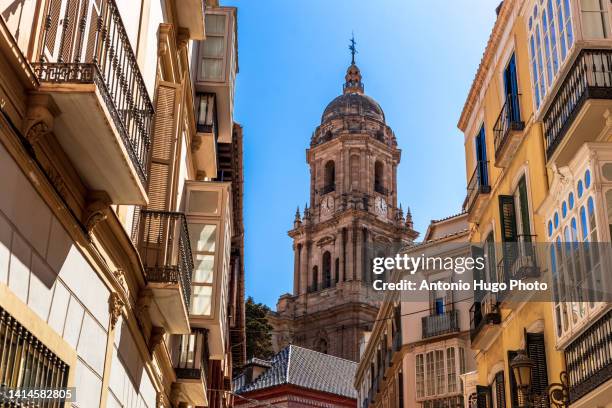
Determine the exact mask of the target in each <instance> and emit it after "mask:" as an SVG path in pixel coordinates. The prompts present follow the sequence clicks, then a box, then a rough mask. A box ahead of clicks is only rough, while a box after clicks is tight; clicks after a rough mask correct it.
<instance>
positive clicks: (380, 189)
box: [374, 183, 389, 195]
mask: <svg viewBox="0 0 612 408" xmlns="http://www.w3.org/2000/svg"><path fill="white" fill-rule="evenodd" d="M374 191H376V192H377V193H378V194H382V195H388V194H389V190H388V189H387V188H385V186H383V185H382V184H380V183H374Z"/></svg>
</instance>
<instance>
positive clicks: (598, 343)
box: [565, 310, 612, 403]
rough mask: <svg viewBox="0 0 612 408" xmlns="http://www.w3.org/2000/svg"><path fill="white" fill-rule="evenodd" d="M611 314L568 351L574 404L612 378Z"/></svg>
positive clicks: (607, 314)
mask: <svg viewBox="0 0 612 408" xmlns="http://www.w3.org/2000/svg"><path fill="white" fill-rule="evenodd" d="M611 344H612V310H610V311H608V312H607V313H606V314H605V315H603V316H602V317H600V318H599V319H598V320H597V321H596V322H595V323H594V324H593V325H592V326H591V327H589V328H588V329H586V330H585V331H584V333H582V334H581V335H580V336H578V337H577V338H576V340H574V341H573V342H572V343H571V344H570V345H569V346H568V347H567V348H566V349H565V362H566V365H567V373H568V377H569V378H568V379H569V389H570V390H569V394H570V400H571V402H572V403H573V402H576V401H577V400H579V399H580V398H582V397H583V396H584V395H586V394H587V393H589V392H590V391H592V390H594V389H595V388H597V387H598V386H600V385H601V384H603V383H604V382H606V381H608V380H609V379H611V378H612V349H611V348H610V345H611Z"/></svg>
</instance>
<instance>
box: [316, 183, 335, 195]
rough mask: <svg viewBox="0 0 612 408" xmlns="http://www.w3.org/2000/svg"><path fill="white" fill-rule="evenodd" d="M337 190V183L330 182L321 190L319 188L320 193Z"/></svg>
mask: <svg viewBox="0 0 612 408" xmlns="http://www.w3.org/2000/svg"><path fill="white" fill-rule="evenodd" d="M334 191H336V185H335V184H328V185H326V186H323V188H321V190H319V194H321V195H325V194H329V193H332V192H334Z"/></svg>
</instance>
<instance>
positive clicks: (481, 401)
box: [476, 385, 491, 408]
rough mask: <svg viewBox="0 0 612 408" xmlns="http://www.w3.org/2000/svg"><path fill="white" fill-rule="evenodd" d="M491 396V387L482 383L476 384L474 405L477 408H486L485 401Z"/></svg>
mask: <svg viewBox="0 0 612 408" xmlns="http://www.w3.org/2000/svg"><path fill="white" fill-rule="evenodd" d="M490 398H491V387H486V386H484V385H477V386H476V406H477V407H478V408H487V405H488V404H487V401H489V400H490Z"/></svg>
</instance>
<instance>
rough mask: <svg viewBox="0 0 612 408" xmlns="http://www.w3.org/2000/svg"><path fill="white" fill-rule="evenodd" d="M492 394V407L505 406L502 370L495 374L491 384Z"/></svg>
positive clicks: (499, 407)
mask: <svg viewBox="0 0 612 408" xmlns="http://www.w3.org/2000/svg"><path fill="white" fill-rule="evenodd" d="M491 389H492V391H493V393H494V395H492V396H491V397H492V398H491V402H492V404H491V407H492V408H506V387H505V384H504V372H503V371H500V372H498V373H497V374H495V379H494V380H493V386H492V387H491Z"/></svg>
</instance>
